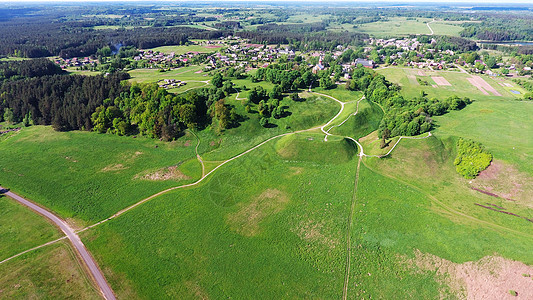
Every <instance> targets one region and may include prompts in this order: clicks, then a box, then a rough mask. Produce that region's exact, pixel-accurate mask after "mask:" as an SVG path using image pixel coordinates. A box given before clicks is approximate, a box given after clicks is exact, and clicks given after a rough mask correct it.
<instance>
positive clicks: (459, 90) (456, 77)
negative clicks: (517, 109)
mask: <svg viewBox="0 0 533 300" xmlns="http://www.w3.org/2000/svg"><path fill="white" fill-rule="evenodd" d="M377 71H378V72H379V73H380V74H383V75H385V77H386V78H387V79H388V80H390V81H392V82H394V83H397V84H399V85H400V86H401V87H402V94H403V95H404V96H407V97H415V96H419V95H420V91H424V92H425V93H426V94H428V96H429V97H430V98H431V97H437V98H439V99H443V98H447V97H450V96H453V95H457V96H459V97H469V98H470V99H474V100H482V99H483V100H501V99H502V98H503V99H519V98H521V97H522V95H523V94H524V93H525V92H526V91H525V90H524V89H522V88H521V87H520V86H518V85H517V84H515V83H514V82H512V81H511V80H509V79H507V78H501V77H490V76H486V75H480V77H481V78H483V79H484V80H485V81H486V82H487V83H488V84H490V85H491V86H492V87H493V88H494V89H496V90H497V91H498V92H499V93H500V94H501V95H502V96H494V95H493V94H492V93H489V95H484V94H483V93H482V92H481V91H480V90H479V89H477V88H476V87H475V86H473V85H472V84H470V82H468V81H467V78H470V77H472V75H470V74H466V73H460V72H454V71H430V70H424V71H423V72H424V73H425V76H420V75H418V71H419V70H418V69H414V68H413V69H412V68H400V67H398V68H396V67H390V68H384V69H378V70H377ZM409 76H410V77H411V78H409ZM432 76H441V77H444V78H445V79H446V80H447V81H448V82H449V83H450V84H451V86H437V87H433V86H432V85H435V82H434V81H433V80H432V79H431V77H432ZM415 78H420V79H422V80H425V81H427V82H428V83H429V84H430V85H429V86H421V85H419V84H418V82H417V81H416V79H415ZM503 83H508V84H510V85H511V86H512V87H507V86H504V85H503ZM510 90H516V91H519V92H520V93H521V94H519V95H517V94H513V93H511V92H510Z"/></svg>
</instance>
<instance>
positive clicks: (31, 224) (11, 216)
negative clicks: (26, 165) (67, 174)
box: [0, 182, 62, 296]
mask: <svg viewBox="0 0 533 300" xmlns="http://www.w3.org/2000/svg"><path fill="white" fill-rule="evenodd" d="M2 184H5V183H3V182H2ZM61 236H62V235H61V234H60V233H59V230H58V229H56V228H55V227H54V226H53V225H52V224H50V223H48V222H46V221H45V219H44V218H43V217H41V216H40V215H38V214H36V213H34V212H32V211H31V210H29V209H28V208H26V207H24V206H22V205H20V204H18V203H17V202H15V201H14V200H12V199H10V198H8V197H5V196H0V261H2V260H4V259H6V258H9V257H11V256H13V255H15V254H18V253H20V252H22V251H25V250H27V249H30V248H33V247H36V246H39V245H42V244H44V243H46V242H49V241H52V240H55V239H57V238H60V237H61ZM0 296H1V294H0Z"/></svg>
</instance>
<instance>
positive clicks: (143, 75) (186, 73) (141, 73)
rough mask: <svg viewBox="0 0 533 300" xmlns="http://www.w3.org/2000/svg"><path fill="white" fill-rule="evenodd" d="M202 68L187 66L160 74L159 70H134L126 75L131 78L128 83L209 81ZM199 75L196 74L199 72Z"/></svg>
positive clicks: (209, 77) (208, 76)
mask: <svg viewBox="0 0 533 300" xmlns="http://www.w3.org/2000/svg"><path fill="white" fill-rule="evenodd" d="M203 69H204V66H189V67H182V68H178V69H172V70H170V71H165V72H160V71H159V69H135V70H131V71H129V72H128V73H129V74H130V76H131V78H130V79H129V81H130V82H138V83H142V82H157V81H160V80H163V79H178V80H182V81H188V80H192V81H206V80H210V79H211V76H210V75H209V74H208V73H205V72H203ZM199 71H201V72H200V73H196V72H199Z"/></svg>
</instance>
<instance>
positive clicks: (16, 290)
mask: <svg viewBox="0 0 533 300" xmlns="http://www.w3.org/2000/svg"><path fill="white" fill-rule="evenodd" d="M0 274H1V276H0V287H1V288H0V299H87V300H89V299H102V297H101V296H100V292H99V291H98V290H97V289H96V288H95V287H94V286H93V285H92V282H91V280H90V279H89V278H88V277H87V275H86V273H85V270H84V269H83V268H82V267H81V266H80V265H79V263H78V261H77V258H76V256H75V254H74V252H73V251H72V249H71V248H70V246H69V245H68V244H67V242H64V241H62V242H59V243H57V244H53V245H49V246H46V247H44V248H41V249H38V250H35V251H33V252H30V253H28V254H25V255H24V256H20V257H17V258H15V259H13V260H10V261H8V262H6V263H3V264H1V265H0Z"/></svg>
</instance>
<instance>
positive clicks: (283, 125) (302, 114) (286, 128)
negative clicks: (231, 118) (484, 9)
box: [199, 95, 340, 161]
mask: <svg viewBox="0 0 533 300" xmlns="http://www.w3.org/2000/svg"><path fill="white" fill-rule="evenodd" d="M241 97H242V95H241ZM229 98H230V99H231V98H232V97H229ZM226 103H228V104H230V105H233V106H234V107H235V108H236V110H237V112H238V113H239V114H241V115H245V116H246V118H247V120H245V121H244V122H242V123H241V124H240V126H239V127H237V128H233V129H230V130H226V131H225V132H224V134H223V135H221V136H217V135H215V134H214V133H213V132H212V131H207V130H204V131H201V132H199V136H200V139H201V140H202V141H203V142H202V143H201V144H200V147H199V151H200V152H201V153H203V154H202V156H203V157H204V158H205V159H206V160H213V161H220V160H223V159H228V158H230V157H232V156H234V155H237V154H240V153H241V152H243V151H245V150H247V149H249V148H251V147H253V146H255V145H257V144H259V143H261V142H262V141H264V140H266V139H268V138H270V137H272V136H275V135H278V134H282V133H286V132H291V131H297V130H303V129H309V128H313V127H317V126H319V125H323V124H325V123H327V122H328V121H329V119H331V118H332V117H333V116H335V114H336V113H337V112H338V111H339V109H340V106H339V105H338V104H337V103H336V102H335V101H334V100H331V99H329V98H326V97H316V96H312V97H309V98H307V99H306V100H305V101H299V102H294V101H292V100H290V99H289V98H288V97H285V98H283V100H282V101H281V102H280V103H281V105H283V106H285V107H286V109H287V111H288V112H289V115H288V116H286V117H284V118H280V119H274V118H270V121H269V122H270V123H271V124H273V125H272V126H271V127H269V128H263V127H262V126H261V125H260V124H259V119H260V117H259V114H258V113H257V110H256V108H255V105H253V106H252V111H253V113H251V114H246V113H245V112H244V107H243V106H242V103H241V101H238V100H227V101H226Z"/></svg>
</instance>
